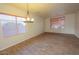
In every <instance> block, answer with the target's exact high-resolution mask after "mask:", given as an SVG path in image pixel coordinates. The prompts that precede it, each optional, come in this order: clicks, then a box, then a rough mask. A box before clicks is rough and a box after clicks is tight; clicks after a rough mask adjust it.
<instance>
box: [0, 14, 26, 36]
mask: <svg viewBox="0 0 79 59" xmlns="http://www.w3.org/2000/svg"><path fill="white" fill-rule="evenodd" d="M24 21H25V18H22V17H16V16H10V15H5V14H0V23H1V29H2V33H3V34H2V35H3V36H13V35H15V34H20V33H25V31H26V28H25V23H24Z"/></svg>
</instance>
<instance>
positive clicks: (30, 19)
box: [24, 3, 34, 23]
mask: <svg viewBox="0 0 79 59" xmlns="http://www.w3.org/2000/svg"><path fill="white" fill-rule="evenodd" d="M24 22H25V23H33V22H34V18H31V17H30V12H29V4H28V3H27V17H26V21H24Z"/></svg>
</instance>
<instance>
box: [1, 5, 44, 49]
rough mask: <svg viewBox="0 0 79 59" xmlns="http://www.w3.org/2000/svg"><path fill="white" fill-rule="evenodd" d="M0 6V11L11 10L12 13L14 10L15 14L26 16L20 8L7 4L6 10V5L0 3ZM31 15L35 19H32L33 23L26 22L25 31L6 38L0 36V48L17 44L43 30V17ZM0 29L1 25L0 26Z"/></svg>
mask: <svg viewBox="0 0 79 59" xmlns="http://www.w3.org/2000/svg"><path fill="white" fill-rule="evenodd" d="M2 7H3V8H2ZM0 8H1V9H2V10H0V12H5V13H6V12H7V13H11V12H12V13H13V12H14V11H16V13H15V14H16V15H18V14H23V15H24V16H26V15H25V14H24V12H23V13H22V11H21V10H19V9H16V8H13V7H10V6H7V9H8V10H6V5H2V6H1V5H0ZM12 9H13V10H12ZM9 11H10V12H9ZM18 11H19V12H18ZM23 15H22V16H23ZM19 16H21V15H19ZM32 16H33V18H34V19H35V21H34V23H29V24H26V28H27V32H26V33H24V34H19V35H15V36H12V37H8V38H7V37H6V38H1V37H0V50H3V49H6V48H8V47H10V46H13V45H15V44H18V43H20V42H22V41H24V40H27V39H30V38H32V37H34V36H37V35H39V34H41V33H43V32H44V30H43V24H44V23H43V19H42V18H40V17H39V16H36V15H32ZM0 31H1V27H0Z"/></svg>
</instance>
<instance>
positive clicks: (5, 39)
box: [0, 3, 79, 55]
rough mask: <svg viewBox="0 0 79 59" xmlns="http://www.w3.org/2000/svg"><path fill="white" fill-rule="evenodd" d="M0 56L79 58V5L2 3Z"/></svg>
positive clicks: (0, 13) (0, 8)
mask: <svg viewBox="0 0 79 59" xmlns="http://www.w3.org/2000/svg"><path fill="white" fill-rule="evenodd" d="M0 55H79V3H0Z"/></svg>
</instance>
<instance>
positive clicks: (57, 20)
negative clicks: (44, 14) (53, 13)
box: [50, 16, 65, 29]
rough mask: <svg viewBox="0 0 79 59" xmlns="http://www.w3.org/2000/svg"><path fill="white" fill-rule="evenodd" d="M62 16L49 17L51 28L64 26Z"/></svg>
mask: <svg viewBox="0 0 79 59" xmlns="http://www.w3.org/2000/svg"><path fill="white" fill-rule="evenodd" d="M64 20H65V17H64V16H59V17H54V18H51V19H50V24H51V25H50V26H51V28H56V29H57V28H64Z"/></svg>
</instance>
